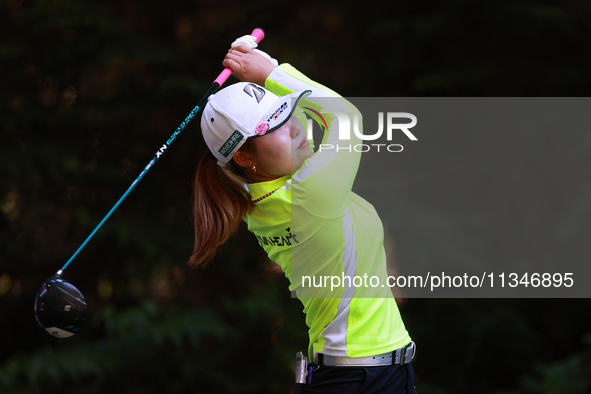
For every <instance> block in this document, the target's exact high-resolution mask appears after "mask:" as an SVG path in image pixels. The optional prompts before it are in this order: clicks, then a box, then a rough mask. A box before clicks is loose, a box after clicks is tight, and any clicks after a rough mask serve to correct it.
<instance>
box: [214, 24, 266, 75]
mask: <svg viewBox="0 0 591 394" xmlns="http://www.w3.org/2000/svg"><path fill="white" fill-rule="evenodd" d="M250 34H251V35H252V36H254V37H255V39H256V40H255V42H256V43H257V44H258V43H259V42H261V41H262V39H263V38H265V31H264V30H263V29H261V28H260V27H257V28H256V29H254V30H253V31H252V33H250ZM230 75H232V70H230V69H229V68H228V67H226V68H224V71H222V72H221V73H220V75H218V77H217V78H216V79H215V81H213V83H214V84H215V83H217V84H218V86H222V85H223V84H224V83H225V82H226V81H227V80H228V78H230Z"/></svg>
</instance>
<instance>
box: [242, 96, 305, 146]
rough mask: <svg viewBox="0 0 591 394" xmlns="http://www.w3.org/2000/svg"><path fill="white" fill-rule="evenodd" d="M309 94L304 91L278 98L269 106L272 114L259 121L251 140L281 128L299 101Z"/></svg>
mask: <svg viewBox="0 0 591 394" xmlns="http://www.w3.org/2000/svg"><path fill="white" fill-rule="evenodd" d="M310 94H312V91H311V90H304V91H301V92H295V93H291V94H288V95H287V96H281V97H279V98H278V99H277V101H275V103H274V104H273V105H272V106H271V109H272V110H273V112H271V113H270V114H269V115H266V116H265V117H263V119H261V121H260V122H259V124H257V126H256V128H255V130H254V135H253V136H252V137H251V138H255V137H261V136H263V135H266V134H269V133H270V132H272V131H275V130H277V129H278V128H280V127H281V126H283V125H284V124H285V123H287V121H288V120H289V119H290V118H291V117H292V116H293V114H294V112H295V110H296V108H297V107H298V104H299V103H300V101H301V100H302V99H303V98H304V97H308V96H309V95H310ZM265 124H266V125H265ZM261 126H263V127H261ZM263 129H264V130H263Z"/></svg>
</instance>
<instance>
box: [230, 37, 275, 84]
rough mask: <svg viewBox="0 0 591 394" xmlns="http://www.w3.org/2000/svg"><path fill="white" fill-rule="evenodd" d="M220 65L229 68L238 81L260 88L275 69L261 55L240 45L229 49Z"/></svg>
mask: <svg viewBox="0 0 591 394" xmlns="http://www.w3.org/2000/svg"><path fill="white" fill-rule="evenodd" d="M222 64H223V65H224V67H228V68H230V69H231V70H232V72H233V73H234V75H235V76H236V78H238V79H239V80H240V81H243V82H254V83H256V84H257V85H260V86H265V80H266V79H267V77H268V76H269V74H271V71H273V70H274V69H275V67H276V66H274V65H273V64H271V63H270V62H269V60H267V59H265V57H264V56H263V55H261V54H259V53H257V52H256V51H253V50H252V49H250V48H248V47H246V46H242V45H240V46H237V47H234V48H232V49H230V51H229V52H228V54H227V55H226V57H225V58H224V61H223V62H222Z"/></svg>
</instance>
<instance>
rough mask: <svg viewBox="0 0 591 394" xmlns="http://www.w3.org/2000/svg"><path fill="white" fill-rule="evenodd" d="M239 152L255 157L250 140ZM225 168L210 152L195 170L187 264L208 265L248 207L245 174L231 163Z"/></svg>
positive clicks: (249, 201)
mask: <svg viewBox="0 0 591 394" xmlns="http://www.w3.org/2000/svg"><path fill="white" fill-rule="evenodd" d="M241 150H242V151H246V152H248V153H251V154H253V155H255V156H256V150H255V148H254V144H252V143H251V140H248V141H247V142H246V143H245V144H244V145H243V146H242V148H241ZM227 167H228V168H224V167H221V166H219V165H218V164H217V159H216V158H215V157H214V156H213V155H212V154H211V153H210V152H207V153H206V154H205V155H203V157H202V158H201V161H200V162H199V166H198V167H197V174H196V175H195V183H194V196H193V220H194V226H195V246H194V248H193V254H192V255H191V258H190V260H189V265H192V266H198V265H201V264H207V263H209V262H210V261H211V259H212V258H213V256H214V255H215V253H216V251H217V249H218V248H219V247H220V246H221V245H222V244H223V243H224V242H226V241H227V240H228V239H229V238H230V237H231V236H232V235H234V233H236V231H237V230H238V226H239V225H240V222H241V221H242V218H243V217H244V215H246V213H247V212H248V210H249V209H250V207H251V204H252V202H251V199H250V194H249V193H248V191H247V190H246V189H245V187H244V183H246V177H245V174H244V172H243V171H242V169H241V168H240V167H238V166H237V165H236V163H234V161H233V160H232V161H230V163H228V165H227Z"/></svg>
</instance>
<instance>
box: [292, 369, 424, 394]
mask: <svg viewBox="0 0 591 394" xmlns="http://www.w3.org/2000/svg"><path fill="white" fill-rule="evenodd" d="M414 385H415V377H414V370H413V368H412V364H411V363H408V364H405V365H388V366H383V367H329V366H324V365H323V366H321V367H319V368H318V369H317V370H316V371H314V374H313V375H312V383H310V384H300V383H296V384H295V386H294V390H293V393H294V394H333V393H334V394H374V393H375V394H416V391H415V389H414Z"/></svg>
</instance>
